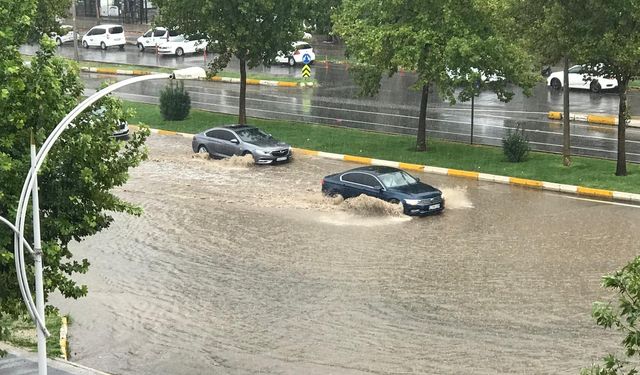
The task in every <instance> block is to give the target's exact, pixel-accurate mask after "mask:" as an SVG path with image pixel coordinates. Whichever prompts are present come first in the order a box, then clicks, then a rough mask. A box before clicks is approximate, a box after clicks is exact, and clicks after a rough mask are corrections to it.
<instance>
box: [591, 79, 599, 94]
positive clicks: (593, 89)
mask: <svg viewBox="0 0 640 375" xmlns="http://www.w3.org/2000/svg"><path fill="white" fill-rule="evenodd" d="M589 89H590V90H591V92H592V93H594V94H597V93H599V92H600V90H602V87H601V86H600V83H599V82H598V81H593V82H591V86H590V87H589Z"/></svg>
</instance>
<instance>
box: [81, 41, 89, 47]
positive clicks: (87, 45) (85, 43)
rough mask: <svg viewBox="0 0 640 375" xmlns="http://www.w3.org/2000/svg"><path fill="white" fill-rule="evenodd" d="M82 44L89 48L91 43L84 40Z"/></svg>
mask: <svg viewBox="0 0 640 375" xmlns="http://www.w3.org/2000/svg"><path fill="white" fill-rule="evenodd" d="M82 46H83V47H84V48H89V43H87V41H86V40H84V41H82Z"/></svg>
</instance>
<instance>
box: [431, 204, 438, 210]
mask: <svg viewBox="0 0 640 375" xmlns="http://www.w3.org/2000/svg"><path fill="white" fill-rule="evenodd" d="M438 208H440V203H438V204H433V205H431V206H429V209H430V210H437V209H438Z"/></svg>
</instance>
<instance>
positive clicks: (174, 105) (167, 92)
mask: <svg viewBox="0 0 640 375" xmlns="http://www.w3.org/2000/svg"><path fill="white" fill-rule="evenodd" d="M190 110H191V98H190V97H189V93H188V92H186V91H185V90H184V83H183V82H182V81H179V82H178V84H177V85H174V83H173V81H171V84H170V85H169V86H167V87H165V88H164V89H163V90H162V92H160V114H161V115H162V118H163V119H165V120H168V121H181V120H184V119H185V118H187V116H189V111H190Z"/></svg>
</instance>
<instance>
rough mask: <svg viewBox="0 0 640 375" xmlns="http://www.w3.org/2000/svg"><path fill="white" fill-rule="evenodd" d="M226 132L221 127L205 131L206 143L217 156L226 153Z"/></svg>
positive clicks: (209, 149)
mask: <svg viewBox="0 0 640 375" xmlns="http://www.w3.org/2000/svg"><path fill="white" fill-rule="evenodd" d="M225 133H226V132H225V131H224V130H221V129H213V130H209V131H208V132H206V133H205V139H204V143H205V147H207V151H209V153H210V154H212V155H217V156H222V155H224V153H223V152H222V149H223V147H224V145H223V139H222V137H224V135H225Z"/></svg>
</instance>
